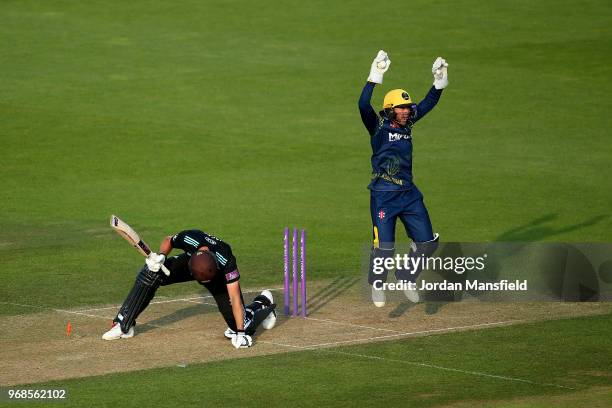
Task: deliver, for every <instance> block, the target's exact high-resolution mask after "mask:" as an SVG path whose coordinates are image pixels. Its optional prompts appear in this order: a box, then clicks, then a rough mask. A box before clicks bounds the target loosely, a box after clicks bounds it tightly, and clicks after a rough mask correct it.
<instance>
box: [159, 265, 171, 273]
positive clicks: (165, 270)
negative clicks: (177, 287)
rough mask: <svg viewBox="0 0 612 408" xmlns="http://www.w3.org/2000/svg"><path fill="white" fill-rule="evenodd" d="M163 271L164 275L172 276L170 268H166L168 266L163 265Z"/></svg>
mask: <svg viewBox="0 0 612 408" xmlns="http://www.w3.org/2000/svg"><path fill="white" fill-rule="evenodd" d="M161 270H162V271H163V272H164V275H166V276H170V271H169V270H168V268H166V265H164V264H162V265H161Z"/></svg>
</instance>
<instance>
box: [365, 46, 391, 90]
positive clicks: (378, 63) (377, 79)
mask: <svg viewBox="0 0 612 408" xmlns="http://www.w3.org/2000/svg"><path fill="white" fill-rule="evenodd" d="M389 65H391V60H390V59H389V56H388V55H387V53H386V52H384V51H383V50H380V51H378V54H376V58H374V61H372V67H371V68H370V76H369V77H368V82H374V83H375V84H382V83H383V75H384V74H385V72H387V70H388V69H389Z"/></svg>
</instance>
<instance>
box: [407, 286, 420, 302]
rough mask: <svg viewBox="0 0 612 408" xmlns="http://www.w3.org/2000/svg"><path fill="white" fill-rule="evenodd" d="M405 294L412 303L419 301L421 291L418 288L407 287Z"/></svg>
mask: <svg viewBox="0 0 612 408" xmlns="http://www.w3.org/2000/svg"><path fill="white" fill-rule="evenodd" d="M404 295H406V298H407V299H408V300H409V301H411V302H412V303H419V291H418V290H416V289H405V290H404Z"/></svg>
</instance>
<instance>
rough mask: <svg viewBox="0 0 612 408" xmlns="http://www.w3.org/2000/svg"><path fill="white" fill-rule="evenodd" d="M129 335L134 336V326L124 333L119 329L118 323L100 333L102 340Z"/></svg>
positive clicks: (127, 336)
mask: <svg viewBox="0 0 612 408" xmlns="http://www.w3.org/2000/svg"><path fill="white" fill-rule="evenodd" d="M131 337H134V326H132V327H130V330H128V332H127V333H124V332H122V331H121V325H120V324H119V323H115V324H113V327H112V328H111V329H110V330H109V331H107V332H106V333H104V334H103V335H102V338H103V339H104V340H117V339H129V338H131Z"/></svg>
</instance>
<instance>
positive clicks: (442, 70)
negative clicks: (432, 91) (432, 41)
mask: <svg viewBox="0 0 612 408" xmlns="http://www.w3.org/2000/svg"><path fill="white" fill-rule="evenodd" d="M431 73H432V74H433V76H434V83H433V85H434V86H435V87H436V89H444V88H446V87H447V86H448V64H447V63H446V60H445V59H444V58H442V57H438V58H436V60H435V61H434V63H433V65H432V67H431Z"/></svg>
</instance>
